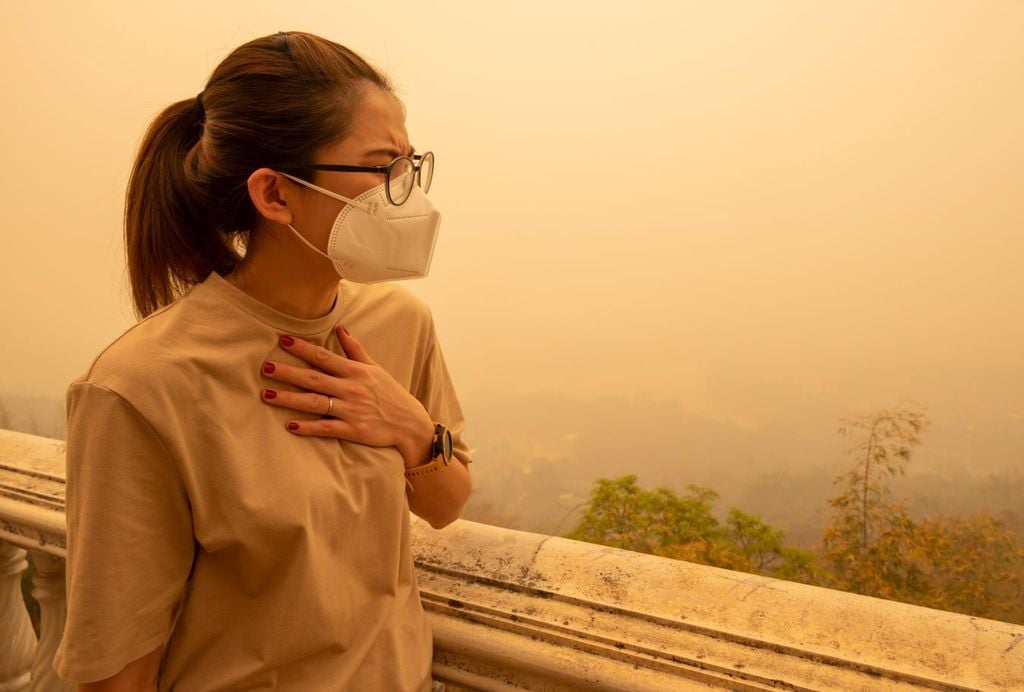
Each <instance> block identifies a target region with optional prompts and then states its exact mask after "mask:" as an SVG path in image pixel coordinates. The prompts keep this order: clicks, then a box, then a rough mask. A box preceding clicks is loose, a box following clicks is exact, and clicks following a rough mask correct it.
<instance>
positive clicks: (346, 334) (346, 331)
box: [341, 325, 352, 336]
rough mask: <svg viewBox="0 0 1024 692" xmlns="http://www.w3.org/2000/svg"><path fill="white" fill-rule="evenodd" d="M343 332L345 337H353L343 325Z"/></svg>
mask: <svg viewBox="0 0 1024 692" xmlns="http://www.w3.org/2000/svg"><path fill="white" fill-rule="evenodd" d="M341 331H343V332H345V336H352V335H351V334H349V333H348V330H347V329H345V325H341Z"/></svg>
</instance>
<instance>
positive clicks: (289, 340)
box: [281, 334, 295, 346]
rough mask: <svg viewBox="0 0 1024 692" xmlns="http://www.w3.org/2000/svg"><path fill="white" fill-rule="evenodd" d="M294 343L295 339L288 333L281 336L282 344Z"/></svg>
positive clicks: (289, 344)
mask: <svg viewBox="0 0 1024 692" xmlns="http://www.w3.org/2000/svg"><path fill="white" fill-rule="evenodd" d="M294 343H295V339H293V338H291V337H290V336H288V335H287V334H286V335H285V336H282V337H281V345H282V346H291V345H292V344H294Z"/></svg>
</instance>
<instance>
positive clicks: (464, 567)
mask: <svg viewBox="0 0 1024 692" xmlns="http://www.w3.org/2000/svg"><path fill="white" fill-rule="evenodd" d="M63 479H64V447H63V444H62V443H61V442H60V441H59V440H51V439H48V438H42V437H36V436H33V435H25V434H22V433H15V432H10V431H4V430H0V692H13V691H15V690H32V691H33V692H49V691H51V690H52V691H56V690H70V689H73V686H72V685H70V684H68V683H65V682H63V681H61V680H59V679H58V678H57V677H56V675H55V673H54V671H53V668H52V665H51V662H52V660H53V654H54V652H55V651H56V648H57V645H58V643H59V640H60V635H61V630H62V628H63V623H64V616H65V601H64V590H65V586H64V569H63V561H64V559H65V558H66V552H65V522H64V480H63ZM413 540H414V546H413V550H414V553H415V556H416V567H417V573H418V579H419V585H420V592H421V595H422V599H423V605H424V608H425V609H426V611H427V612H428V614H429V616H430V619H431V624H432V626H433V629H434V677H435V678H437V679H440V680H444V681H445V682H446V684H447V687H448V690H450V691H452V692H458V691H459V690H496V691H497V690H524V689H525V690H544V691H561V690H622V691H626V690H630V691H632V690H638V691H645V690H650V691H652V692H654V691H658V692H661V691H663V690H688V689H729V690H766V689H790V690H915V689H938V690H1024V627H1021V626H1018V625H1012V624H1008V623H1003V622H996V621H993V620H984V619H980V618H974V617H969V616H966V615H957V614H954V613H947V612H944V611H938V610H932V609H928V608H920V607H917V606H910V605H906V604H902V603H895V602H891V601H883V600H879V599H874V598H868V597H865V596H857V595H853V594H847V593H842V592H838V591H831V590H828V589H821V588H817V587H812V586H806V585H803V584H795V583H791V582H784V581H779V580H774V579H769V578H766V577H761V576H756V575H751V574H745V573H741V572H731V571H728V570H722V569H717V568H714V567H707V566H703V565H695V564H691V563H687V562H682V561H677V560H668V559H665V558H659V557H655V556H651V555H641V554H637V553H631V552H628V551H623V550H617V549H614V548H607V547H604V546H597V545H591V544H587V543H580V542H577V541H571V540H567V539H564V538H559V537H552V536H543V535H539V534H533V533H527V532H523V531H513V530H509V529H502V528H498V527H494V526H487V525H484V524H477V523H474V522H470V521H465V520H460V521H457V522H455V523H454V524H452V525H451V526H449V527H446V528H445V529H443V530H441V531H435V530H433V529H431V528H430V527H429V525H427V524H426V523H425V522H422V521H419V520H418V519H414V526H413ZM26 552H28V553H30V554H31V556H32V560H33V564H34V565H35V575H34V581H33V589H32V594H33V596H34V597H35V598H36V599H37V600H38V601H39V605H40V611H41V628H40V629H41V632H40V637H39V640H38V641H37V640H36V635H35V632H34V630H33V628H32V624H31V621H30V619H29V616H28V614H27V612H26V610H25V607H24V602H23V599H22V595H21V591H20V581H21V575H22V573H23V572H24V571H25V569H26Z"/></svg>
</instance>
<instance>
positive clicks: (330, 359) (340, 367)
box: [280, 334, 352, 377]
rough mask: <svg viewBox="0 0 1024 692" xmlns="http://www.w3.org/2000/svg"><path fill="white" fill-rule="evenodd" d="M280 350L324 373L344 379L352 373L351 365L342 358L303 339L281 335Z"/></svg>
mask: <svg viewBox="0 0 1024 692" xmlns="http://www.w3.org/2000/svg"><path fill="white" fill-rule="evenodd" d="M280 343H281V348H283V349H284V350H286V351H288V353H291V354H292V355H294V356H297V357H299V358H301V359H302V360H304V361H306V362H307V363H309V364H310V365H312V366H314V367H317V368H320V369H321V370H323V371H324V372H328V373H331V374H332V375H337V376H338V377H345V376H346V375H349V374H351V372H352V363H350V362H349V361H348V360H346V359H345V358H344V357H342V356H340V355H338V354H337V353H334V352H333V351H330V350H328V349H326V348H324V347H323V346H317V345H315V344H311V343H309V342H308V341H306V340H305V339H300V338H299V337H297V336H288V335H287V334H285V335H283V336H282V337H281V339H280Z"/></svg>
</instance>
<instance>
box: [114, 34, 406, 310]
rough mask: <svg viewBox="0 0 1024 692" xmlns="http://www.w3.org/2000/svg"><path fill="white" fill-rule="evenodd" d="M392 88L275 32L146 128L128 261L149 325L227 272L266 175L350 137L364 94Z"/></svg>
mask: <svg viewBox="0 0 1024 692" xmlns="http://www.w3.org/2000/svg"><path fill="white" fill-rule="evenodd" d="M370 85H375V86H377V87H379V88H381V89H384V90H386V91H388V92H389V93H394V88H393V87H392V84H391V82H390V80H389V79H388V78H387V76H386V75H384V74H383V73H382V72H380V71H379V70H377V69H376V68H375V67H373V66H372V65H370V64H369V63H368V62H366V61H365V60H363V59H362V58H361V57H359V56H358V55H356V54H355V53H354V52H352V51H351V50H349V49H348V48H345V47H344V46H341V45H338V44H337V43H334V42H332V41H328V40H326V39H324V38H321V37H319V36H315V35H313V34H307V33H303V32H298V31H290V32H278V33H277V34H275V35H271V36H264V37H262V38H258V39H255V40H252V41H249V42H248V43H246V44H244V45H242V46H239V47H238V48H236V49H235V50H234V51H232V53H231V54H230V55H229V56H228V57H227V58H225V59H224V61H223V62H221V63H220V65H218V66H217V69H215V70H214V72H213V74H212V75H211V76H210V79H209V81H208V82H207V84H206V87H205V88H204V89H203V91H202V93H201V94H200V96H199V101H201V104H202V105H201V106H200V105H199V102H197V98H196V97H192V98H188V99H185V100H184V101H179V102H177V103H174V104H172V105H170V106H168V107H167V108H166V109H165V110H164V111H163V112H161V113H160V115H158V116H157V117H156V120H154V121H153V123H152V124H151V125H150V126H149V129H148V130H147V132H146V134H145V136H144V137H143V139H142V144H141V145H140V147H139V154H138V157H137V158H136V160H135V165H134V167H133V168H132V173H131V177H130V178H129V180H128V191H127V195H126V198H125V215H124V217H125V218H124V230H125V253H126V255H127V264H128V277H129V283H130V285H131V290H132V299H133V302H134V304H135V311H136V313H137V315H138V316H139V317H145V316H146V315H148V314H150V313H151V312H153V311H154V310H157V309H159V308H161V307H163V306H165V305H167V304H169V303H171V302H173V301H174V300H175V299H177V298H178V297H180V296H181V295H182V294H183V293H185V292H186V291H187V290H188V288H190V287H191V286H192V285H194V284H196V283H199V282H201V281H203V280H204V279H205V278H206V277H207V276H208V275H209V273H210V272H211V271H217V272H218V273H220V274H227V273H230V272H231V271H232V270H233V269H234V268H235V267H236V266H237V265H238V263H239V262H240V261H241V259H242V257H241V255H240V254H239V252H238V250H237V249H236V247H237V245H238V244H240V245H241V246H242V247H244V246H245V245H246V244H247V243H248V239H249V233H251V232H252V230H253V228H254V227H255V225H256V223H257V221H258V220H259V214H258V212H257V211H256V208H255V207H254V206H253V204H252V200H251V199H250V198H249V191H248V188H247V185H246V181H247V180H248V178H249V176H250V175H251V174H252V172H253V171H255V170H256V169H257V168H261V167H263V166H266V167H268V168H273V169H275V170H280V171H287V172H294V174H295V175H302V173H301V171H299V169H298V168H297V166H299V165H300V164H302V163H308V162H310V161H312V160H313V158H312V157H313V155H314V153H315V152H316V151H317V150H318V149H320V148H321V147H323V146H328V145H330V144H332V143H335V142H337V141H340V140H341V139H343V138H344V137H345V135H346V134H347V131H348V128H349V126H350V124H351V120H352V114H353V111H354V109H355V107H356V105H357V104H358V102H359V99H360V97H361V96H362V94H363V92H364V91H365V90H366V88H367V87H368V86H370ZM303 177H305V178H306V179H307V180H308V179H309V177H308V176H306V175H303Z"/></svg>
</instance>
